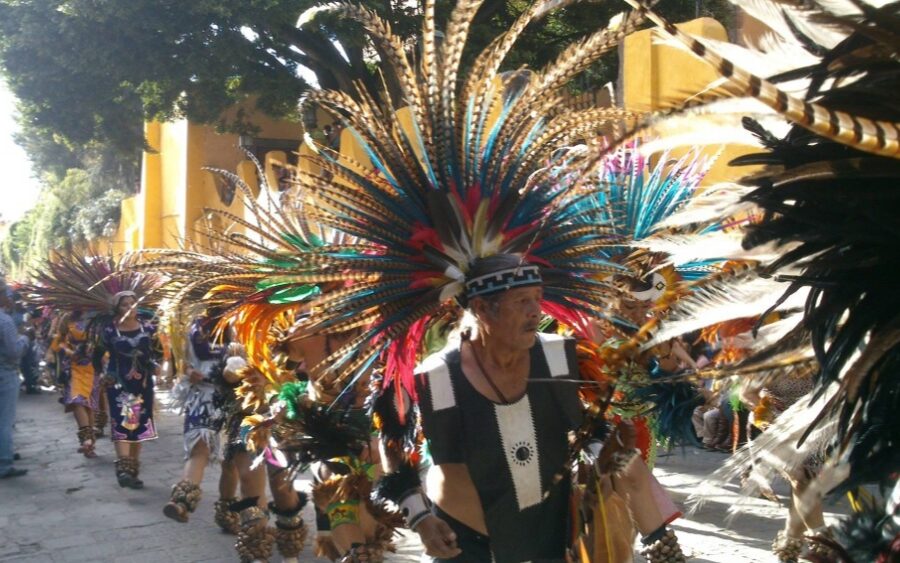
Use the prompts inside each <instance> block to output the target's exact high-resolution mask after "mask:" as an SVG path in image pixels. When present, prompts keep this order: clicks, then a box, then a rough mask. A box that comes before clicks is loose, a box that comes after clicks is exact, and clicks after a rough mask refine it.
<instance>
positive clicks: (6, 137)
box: [0, 79, 40, 221]
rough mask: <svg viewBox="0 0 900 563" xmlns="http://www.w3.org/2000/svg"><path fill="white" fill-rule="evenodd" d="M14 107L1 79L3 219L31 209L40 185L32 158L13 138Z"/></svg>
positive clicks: (0, 194) (0, 199)
mask: <svg viewBox="0 0 900 563" xmlns="http://www.w3.org/2000/svg"><path fill="white" fill-rule="evenodd" d="M15 111H16V108H15V97H14V96H13V95H12V93H10V91H9V90H7V89H6V83H5V82H4V81H3V80H2V79H0V174H2V180H0V219H2V220H4V221H15V220H17V219H19V218H20V217H22V214H24V213H25V212H26V211H27V210H29V209H31V207H33V206H34V204H35V202H36V201H37V196H38V190H39V187H40V184H39V182H38V181H37V180H36V179H35V178H33V177H32V172H31V161H29V160H28V157H27V156H26V155H25V151H24V150H22V147H20V146H19V145H17V144H16V143H15V142H14V141H13V133H15V131H16V121H15Z"/></svg>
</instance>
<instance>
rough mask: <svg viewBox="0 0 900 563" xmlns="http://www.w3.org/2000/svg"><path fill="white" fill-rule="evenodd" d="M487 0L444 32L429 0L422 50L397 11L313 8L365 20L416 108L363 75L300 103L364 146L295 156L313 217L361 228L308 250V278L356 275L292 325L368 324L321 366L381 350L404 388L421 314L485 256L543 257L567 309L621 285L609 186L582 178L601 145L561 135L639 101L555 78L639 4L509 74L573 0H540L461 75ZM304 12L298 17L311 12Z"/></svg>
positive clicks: (424, 317) (594, 128)
mask: <svg viewBox="0 0 900 563" xmlns="http://www.w3.org/2000/svg"><path fill="white" fill-rule="evenodd" d="M426 4H427V3H426ZM479 4H480V3H479V2H460V3H458V4H457V5H456V7H455V8H454V10H453V12H452V13H451V15H450V18H449V23H448V27H447V30H446V33H445V34H444V40H443V43H442V44H441V45H440V46H438V45H437V44H436V42H435V40H434V34H435V33H436V32H435V25H434V20H433V10H431V9H426V10H425V18H424V20H425V22H424V26H423V41H422V45H423V49H422V53H423V54H422V57H421V58H420V60H419V61H418V64H416V63H413V62H411V61H410V59H409V57H408V55H407V53H406V51H405V50H404V48H403V46H402V42H401V41H400V40H399V38H397V37H396V36H394V35H393V34H392V32H391V30H390V27H389V26H388V24H387V23H386V22H384V21H383V20H381V19H380V18H378V17H377V16H376V15H375V14H374V13H372V12H370V11H368V10H366V9H365V8H362V7H358V6H354V5H350V4H341V3H338V4H329V5H327V6H325V7H321V8H316V9H314V10H316V11H322V10H328V11H331V12H335V13H337V14H339V15H341V16H343V17H346V18H350V19H353V20H356V21H358V22H360V23H361V24H362V25H363V27H364V28H365V29H366V30H367V32H368V34H369V36H370V38H371V39H372V41H373V42H374V43H375V44H376V46H377V47H378V51H379V52H380V53H384V55H383V57H382V59H383V60H382V67H383V70H384V71H385V73H386V75H388V79H389V80H392V81H396V83H397V84H398V85H399V88H400V91H401V95H402V99H403V100H404V102H405V103H406V104H407V108H408V109H407V110H404V111H403V112H397V111H395V108H394V107H392V106H391V105H390V103H389V100H391V99H392V98H391V96H390V95H388V93H386V92H385V93H384V95H382V96H380V99H381V100H382V101H381V103H379V102H376V101H375V100H374V99H372V98H371V97H370V96H369V94H368V92H366V91H365V90H362V89H359V90H358V91H357V92H334V91H317V92H312V93H310V94H309V95H308V97H307V98H306V100H305V102H304V106H305V107H309V106H318V107H320V108H322V109H324V110H325V111H327V112H329V113H330V114H331V115H332V116H333V117H334V118H335V119H336V120H338V121H340V122H342V123H343V124H344V126H345V128H346V130H348V131H350V132H351V133H352V135H353V137H354V139H355V141H356V143H357V144H358V145H359V147H360V148H361V149H362V151H363V153H364V154H365V155H366V156H365V158H366V161H367V162H355V161H353V160H352V159H350V158H348V157H347V156H346V155H337V154H335V153H334V152H332V151H329V150H327V149H325V148H320V150H319V152H318V155H317V156H315V157H313V160H314V161H315V164H317V167H316V168H317V169H319V170H321V171H323V172H307V171H304V169H303V167H301V170H300V172H299V176H298V180H299V182H300V184H301V185H302V186H303V190H304V191H305V192H306V193H307V194H308V198H307V199H306V202H305V212H306V214H307V218H308V220H309V221H310V222H315V223H318V224H321V225H323V226H325V227H328V228H333V229H335V230H337V231H341V232H344V233H346V234H348V235H351V236H354V237H356V238H357V239H358V242H357V250H358V252H356V253H354V254H348V253H345V252H342V251H341V247H340V245H338V246H334V247H328V248H325V249H322V250H317V251H314V252H313V253H312V255H313V256H314V257H315V258H316V259H317V260H318V262H317V263H316V266H317V267H316V271H315V272H311V273H310V274H309V276H308V277H306V278H304V279H305V280H308V281H309V282H311V283H321V282H324V281H328V280H331V279H334V278H335V277H341V278H343V279H352V280H355V282H354V284H353V285H352V286H350V287H348V288H346V289H344V290H340V291H333V292H327V293H324V294H323V295H322V296H320V297H318V298H316V299H315V301H314V305H313V306H314V307H315V308H316V311H317V314H316V315H313V316H310V317H308V318H306V319H304V320H302V321H301V322H300V323H298V325H297V327H296V334H297V336H303V335H308V334H315V333H334V332H342V331H346V330H347V329H349V328H351V327H354V328H356V327H361V328H362V332H361V334H360V335H359V336H358V337H356V338H355V339H354V340H353V341H351V342H350V343H348V344H347V345H346V346H344V347H342V348H341V349H340V350H338V351H336V352H334V354H332V356H331V357H329V358H327V359H326V360H325V361H323V363H322V366H321V368H322V370H321V371H322V372H323V373H324V374H325V375H326V376H327V377H330V378H334V379H336V380H340V381H345V382H349V381H351V380H352V379H353V378H354V377H356V376H357V375H359V374H360V373H362V372H363V371H364V370H366V369H367V368H368V367H369V366H370V365H371V364H372V363H373V362H374V361H375V360H376V359H377V358H379V357H382V356H383V359H384V362H385V365H386V366H387V371H386V374H385V385H389V384H390V383H391V382H392V381H394V380H397V379H399V380H400V382H401V385H400V386H398V387H397V389H401V388H403V389H406V390H407V391H408V392H410V393H411V394H413V395H414V389H413V385H412V382H411V375H412V367H413V366H414V364H415V362H416V360H417V357H416V354H417V353H418V350H419V344H420V341H421V339H422V338H423V337H424V334H426V333H427V325H428V322H429V320H430V319H431V318H432V317H433V316H435V315H436V314H437V313H438V312H439V311H440V308H441V306H442V304H444V303H446V302H448V301H451V300H453V299H454V298H457V297H459V296H460V295H461V293H462V290H463V287H464V283H465V280H466V273H467V272H468V270H469V267H470V265H471V264H472V263H473V261H474V260H476V259H477V258H480V257H486V256H490V255H494V254H498V253H511V254H520V255H521V256H522V257H523V260H525V261H528V262H531V263H535V264H539V265H540V266H542V268H543V271H542V277H543V280H544V291H545V300H546V302H547V303H548V308H547V310H548V312H552V313H554V314H567V313H572V315H574V316H577V314H579V313H580V314H582V315H584V314H594V313H595V312H596V311H598V310H599V311H602V310H603V309H604V308H605V306H606V303H605V302H606V300H607V297H608V296H609V295H611V294H612V293H613V291H614V290H613V288H612V287H611V286H610V285H609V284H608V283H607V282H605V281H602V278H603V277H607V276H609V274H611V273H614V272H621V271H625V270H624V268H623V267H622V266H620V265H618V264H615V263H611V262H609V261H608V260H606V259H605V258H604V253H603V250H604V248H605V246H607V245H608V244H610V242H612V241H613V240H614V239H615V236H614V231H613V229H612V228H611V226H610V225H608V222H607V221H606V219H605V217H604V215H603V214H604V210H603V209H602V208H601V206H600V205H599V204H598V202H599V201H600V197H599V195H598V194H599V192H600V191H601V190H602V189H603V188H602V187H601V186H596V185H595V186H585V185H583V184H582V183H581V182H580V179H581V177H582V175H583V172H584V171H586V170H587V169H588V168H589V167H590V166H591V165H592V160H593V158H592V157H590V156H589V155H588V154H587V153H586V152H585V151H584V150H580V149H577V148H573V149H566V148H565V147H566V146H567V145H569V144H571V143H573V142H575V141H582V140H586V139H592V138H593V137H595V136H597V134H598V133H599V132H600V131H601V130H602V128H603V127H604V126H605V125H608V124H610V123H613V122H617V121H620V120H623V119H630V120H633V119H634V118H636V117H637V116H636V115H635V114H633V113H632V112H628V111H625V110H620V109H617V108H588V109H580V110H570V111H566V108H565V104H564V103H563V96H562V95H561V92H560V89H561V87H562V86H564V85H565V84H566V83H567V82H568V81H569V80H570V79H571V78H572V77H574V76H575V75H576V74H578V73H579V72H581V71H582V70H584V69H585V68H586V67H587V66H588V65H589V64H590V63H591V62H593V61H595V60H597V58H598V57H600V56H601V55H603V54H604V53H606V52H608V51H609V50H610V49H611V48H613V47H614V46H615V45H616V44H617V42H618V41H619V40H620V39H621V38H622V37H624V35H625V34H627V33H629V32H631V31H633V30H635V29H636V27H637V25H638V24H639V23H640V21H641V18H640V16H638V15H636V14H631V15H626V16H625V17H623V18H618V19H617V20H616V21H615V22H614V23H612V24H611V25H610V26H608V27H605V28H603V29H600V30H598V31H597V32H595V33H593V34H592V35H590V36H589V37H588V38H586V39H585V40H584V41H582V42H579V43H576V44H574V45H572V46H571V47H570V48H568V49H566V50H565V51H564V52H563V53H562V54H561V55H560V56H559V58H558V59H557V60H556V61H554V62H553V63H551V64H550V65H548V66H547V67H546V68H544V69H540V70H539V71H536V72H533V73H529V72H518V73H511V74H510V73H501V72H500V71H499V68H500V66H501V63H502V61H503V60H504V58H505V57H506V55H507V54H508V52H509V50H510V48H511V47H512V45H513V44H514V43H515V41H516V38H517V37H518V36H519V34H521V33H522V31H523V30H524V29H525V27H526V26H527V25H528V23H530V22H531V21H533V20H535V19H538V18H540V17H543V16H544V15H545V14H546V13H547V12H548V11H550V10H552V9H557V8H558V7H560V6H563V5H565V4H566V3H565V2H563V3H559V2H556V1H544V2H537V3H535V4H533V5H532V6H531V7H530V8H529V9H528V10H526V11H525V13H523V14H522V16H521V17H520V19H519V20H518V21H517V22H515V23H514V24H513V26H512V27H511V28H510V29H509V30H508V31H507V32H506V33H504V34H503V35H501V36H500V37H498V38H496V39H495V40H494V41H493V42H492V43H491V44H490V45H489V46H488V47H487V48H486V49H485V50H484V51H483V52H482V53H481V54H480V55H478V56H477V57H476V59H475V61H474V62H473V63H472V68H471V70H470V72H469V74H468V77H467V78H466V79H465V80H460V79H459V76H460V64H461V54H462V50H463V48H464V46H465V44H466V40H467V35H468V32H469V27H470V24H471V21H472V18H473V17H474V15H475V11H476V10H477V8H478V5H479ZM309 21H310V17H303V18H301V23H302V24H304V25H305V24H307V23H308V22H309ZM560 110H562V111H560Z"/></svg>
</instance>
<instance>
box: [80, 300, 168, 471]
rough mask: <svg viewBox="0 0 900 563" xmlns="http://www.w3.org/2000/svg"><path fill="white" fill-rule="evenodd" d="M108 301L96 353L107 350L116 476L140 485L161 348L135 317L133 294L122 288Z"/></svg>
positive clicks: (152, 427) (152, 430) (153, 428)
mask: <svg viewBox="0 0 900 563" xmlns="http://www.w3.org/2000/svg"><path fill="white" fill-rule="evenodd" d="M112 302H113V307H114V311H115V316H114V317H113V320H112V321H111V323H110V324H108V325H107V326H106V327H105V328H104V329H103V333H102V336H101V347H99V348H98V353H99V355H100V356H101V357H102V351H103V350H105V351H107V352H109V362H108V364H107V366H106V380H107V389H106V393H107V398H108V399H109V405H110V411H111V412H110V414H111V417H112V440H113V442H114V443H115V446H116V456H117V458H118V459H116V478H117V479H118V481H119V486H120V487H129V488H132V489H141V488H143V486H144V482H143V481H141V480H140V479H139V478H138V474H139V471H140V461H139V460H140V454H141V443H142V442H145V441H147V440H155V439H156V437H157V435H156V426H155V424H154V423H153V386H154V382H153V378H154V375H156V373H157V372H158V369H159V366H158V364H157V362H156V360H157V359H158V357H159V351H158V350H157V349H156V348H155V347H154V334H155V328H154V327H153V326H151V325H150V324H149V323H145V322H143V321H141V320H140V319H139V318H138V315H137V308H136V307H135V305H136V301H135V293H134V292H133V291H120V292H118V293H116V294H115V295H114V296H113V299H112ZM98 353H95V359H97V358H98ZM95 365H96V362H95Z"/></svg>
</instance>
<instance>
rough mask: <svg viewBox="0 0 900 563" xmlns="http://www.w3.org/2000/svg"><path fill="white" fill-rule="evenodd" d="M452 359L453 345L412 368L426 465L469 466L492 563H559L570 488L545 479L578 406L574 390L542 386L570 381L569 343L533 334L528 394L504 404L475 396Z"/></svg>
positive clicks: (573, 369)
mask: <svg viewBox="0 0 900 563" xmlns="http://www.w3.org/2000/svg"><path fill="white" fill-rule="evenodd" d="M460 358H461V357H460V351H459V348H450V349H445V350H443V351H442V352H439V353H438V354H435V355H433V356H430V357H429V358H428V359H426V360H425V361H424V362H423V363H422V364H421V365H420V366H419V368H418V369H417V370H416V371H417V374H418V375H417V379H416V383H417V388H418V393H419V406H420V409H421V412H422V428H423V431H424V434H425V438H426V440H427V442H428V448H429V451H430V453H431V457H432V459H433V463H434V464H435V465H441V464H444V463H464V464H466V466H467V467H468V470H469V473H470V474H471V476H472V481H473V482H474V484H475V489H476V490H477V492H478V495H479V498H480V499H481V505H482V508H483V509H484V516H485V521H486V523H487V528H488V534H489V536H490V543H491V551H492V553H493V556H494V560H495V561H497V563H513V562H520V561H537V560H540V561H546V560H561V559H563V557H564V550H565V546H566V520H567V518H566V514H567V503H568V498H569V483H568V481H567V480H563V481H562V482H561V483H559V484H557V485H555V486H551V481H552V477H553V475H554V474H555V473H556V472H557V471H558V470H560V469H561V468H562V467H563V465H564V463H565V461H566V458H567V455H568V434H569V432H570V431H572V430H574V429H576V428H577V427H578V425H579V423H580V421H581V416H582V405H581V402H580V400H579V398H578V394H577V386H576V385H573V384H571V383H563V382H559V383H554V382H552V381H548V380H550V379H553V378H565V379H575V378H577V373H578V372H577V369H578V368H577V363H576V359H575V342H574V341H573V340H570V339H565V338H562V337H559V336H555V335H546V334H540V335H538V339H537V340H536V343H535V345H534V346H533V347H532V349H531V371H530V375H529V379H530V381H529V383H528V385H527V388H526V392H525V394H524V396H522V398H521V399H519V400H518V401H516V402H514V403H512V404H508V405H503V404H498V403H494V402H492V401H490V400H489V399H488V398H487V397H485V396H484V395H482V394H480V393H479V392H478V391H477V390H476V389H475V388H474V387H473V386H472V384H471V383H469V381H468V380H467V379H466V377H465V375H464V374H463V372H462V366H461V360H460ZM533 380H543V381H533ZM545 495H546V498H545Z"/></svg>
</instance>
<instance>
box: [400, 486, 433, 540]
mask: <svg viewBox="0 0 900 563" xmlns="http://www.w3.org/2000/svg"><path fill="white" fill-rule="evenodd" d="M399 504H400V512H401V513H402V514H403V518H404V519H405V520H406V526H407V527H408V528H409V529H410V530H413V531H415V529H416V526H418V525H419V524H420V523H421V522H422V520H424V519H425V517H426V516H428V515H429V514H431V502H430V501H429V500H428V497H426V496H425V494H424V493H422V490H421V489H414V490H412V491H409V493H408V494H407V495H406V496H404V497H403V499H401V500H400V503H399Z"/></svg>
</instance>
